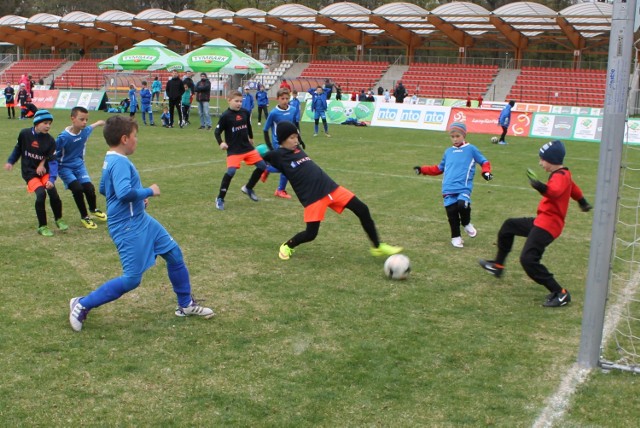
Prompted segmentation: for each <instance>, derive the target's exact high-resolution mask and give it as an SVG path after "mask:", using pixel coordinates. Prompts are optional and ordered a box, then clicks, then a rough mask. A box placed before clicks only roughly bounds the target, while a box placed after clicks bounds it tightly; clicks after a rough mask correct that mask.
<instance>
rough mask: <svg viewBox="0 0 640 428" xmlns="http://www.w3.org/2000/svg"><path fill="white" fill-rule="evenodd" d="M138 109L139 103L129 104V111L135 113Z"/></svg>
mask: <svg viewBox="0 0 640 428" xmlns="http://www.w3.org/2000/svg"><path fill="white" fill-rule="evenodd" d="M136 111H138V105H137V104H132V105H130V106H129V113H135V112H136Z"/></svg>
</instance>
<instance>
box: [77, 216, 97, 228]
mask: <svg viewBox="0 0 640 428" xmlns="http://www.w3.org/2000/svg"><path fill="white" fill-rule="evenodd" d="M80 223H82V225H83V226H84V227H85V228H87V229H97V228H98V225H96V224H95V223H94V222H93V220H91V218H89V217H85V218H81V219H80Z"/></svg>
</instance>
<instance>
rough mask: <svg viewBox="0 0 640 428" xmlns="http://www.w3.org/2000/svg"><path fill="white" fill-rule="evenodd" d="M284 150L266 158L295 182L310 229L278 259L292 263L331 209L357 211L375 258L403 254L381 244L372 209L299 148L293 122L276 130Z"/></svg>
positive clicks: (283, 247)
mask: <svg viewBox="0 0 640 428" xmlns="http://www.w3.org/2000/svg"><path fill="white" fill-rule="evenodd" d="M276 133H277V137H278V141H279V142H280V147H279V148H278V149H276V150H271V151H269V152H267V153H266V154H265V155H264V159H265V160H266V161H267V162H269V163H270V164H271V165H273V166H275V167H276V168H278V169H279V170H280V171H282V175H285V176H287V177H288V178H289V180H291V187H293V190H295V192H296V196H297V197H298V200H299V201H300V203H301V204H302V206H303V207H304V222H305V224H306V229H305V230H303V231H302V232H299V233H297V234H296V235H294V236H293V237H292V238H291V239H289V240H288V241H287V242H285V243H283V244H282V245H280V251H279V253H278V257H280V259H281V260H289V259H290V258H291V255H292V254H293V252H294V251H295V250H294V249H295V248H296V247H297V246H298V245H300V244H304V243H305V242H311V241H313V240H314V239H316V237H317V236H318V231H319V230H320V223H321V222H322V220H324V215H325V213H326V211H327V209H328V208H331V209H332V210H333V211H335V212H337V213H338V214H341V213H342V212H343V211H344V209H345V208H346V209H348V210H349V211H351V212H353V213H354V214H355V215H356V216H357V217H358V219H359V220H360V224H361V225H362V228H363V229H364V231H365V233H366V234H367V236H368V237H369V240H370V241H371V244H372V245H373V246H372V247H371V249H370V250H369V251H370V252H371V255H373V256H390V255H392V254H397V253H399V252H401V251H402V247H394V246H391V245H388V244H385V243H383V242H380V238H379V236H378V232H377V230H376V225H375V222H374V221H373V218H371V213H370V212H369V207H367V205H366V204H365V203H364V202H362V201H361V200H360V199H358V197H357V196H356V195H354V194H353V193H352V192H351V191H349V190H348V189H346V188H344V187H342V186H340V185H338V184H336V182H335V181H333V179H331V177H329V176H328V175H327V173H325V172H324V170H323V169H322V168H320V167H319V166H318V165H317V164H316V163H315V162H314V161H313V160H312V159H311V158H310V157H309V155H307V154H306V153H305V152H304V151H303V150H302V149H301V148H300V146H299V139H298V128H297V127H296V126H295V125H294V124H293V123H292V122H289V121H286V120H285V121H283V122H280V123H279V124H278V129H277V131H276Z"/></svg>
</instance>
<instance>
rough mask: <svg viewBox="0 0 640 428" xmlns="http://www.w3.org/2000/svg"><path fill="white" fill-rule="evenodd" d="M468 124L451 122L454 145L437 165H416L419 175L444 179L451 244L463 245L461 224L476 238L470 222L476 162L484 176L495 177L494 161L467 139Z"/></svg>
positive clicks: (443, 195)
mask: <svg viewBox="0 0 640 428" xmlns="http://www.w3.org/2000/svg"><path fill="white" fill-rule="evenodd" d="M466 136H467V127H466V125H465V124H464V123H461V122H453V123H452V124H451V125H449V137H450V138H451V143H452V145H451V147H449V148H447V149H446V150H445V151H444V155H443V156H442V160H441V161H440V163H439V164H436V165H429V166H427V165H424V166H415V167H413V169H414V171H415V173H416V174H418V175H420V174H424V175H440V174H442V173H444V177H443V178H442V198H443V200H444V209H445V211H446V213H447V219H448V221H449V227H450V228H451V245H453V246H454V247H457V248H462V247H464V245H463V244H464V242H463V241H462V237H461V236H460V225H462V227H463V228H464V231H465V232H466V233H467V235H469V237H470V238H475V236H476V235H477V233H478V232H477V231H476V229H475V227H474V226H473V224H471V192H472V191H473V178H474V175H475V171H476V164H478V165H481V167H482V178H484V179H485V180H487V181H489V180H491V179H493V174H491V164H490V163H489V161H488V160H487V158H486V157H484V155H483V154H482V152H480V150H479V149H478V148H477V147H476V146H474V145H473V144H469V143H467V141H466Z"/></svg>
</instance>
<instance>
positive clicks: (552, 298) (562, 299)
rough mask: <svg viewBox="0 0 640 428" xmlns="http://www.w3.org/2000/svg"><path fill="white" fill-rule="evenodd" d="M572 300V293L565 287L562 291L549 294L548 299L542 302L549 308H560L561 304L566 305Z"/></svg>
mask: <svg viewBox="0 0 640 428" xmlns="http://www.w3.org/2000/svg"><path fill="white" fill-rule="evenodd" d="M570 301H571V294H569V292H568V291H567V290H565V289H564V288H563V289H562V291H561V292H560V293H552V294H550V295H549V296H547V300H546V301H545V302H544V303H543V304H542V306H545V307H547V308H559V307H560V306H565V305H566V304H567V303H569V302H570Z"/></svg>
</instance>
